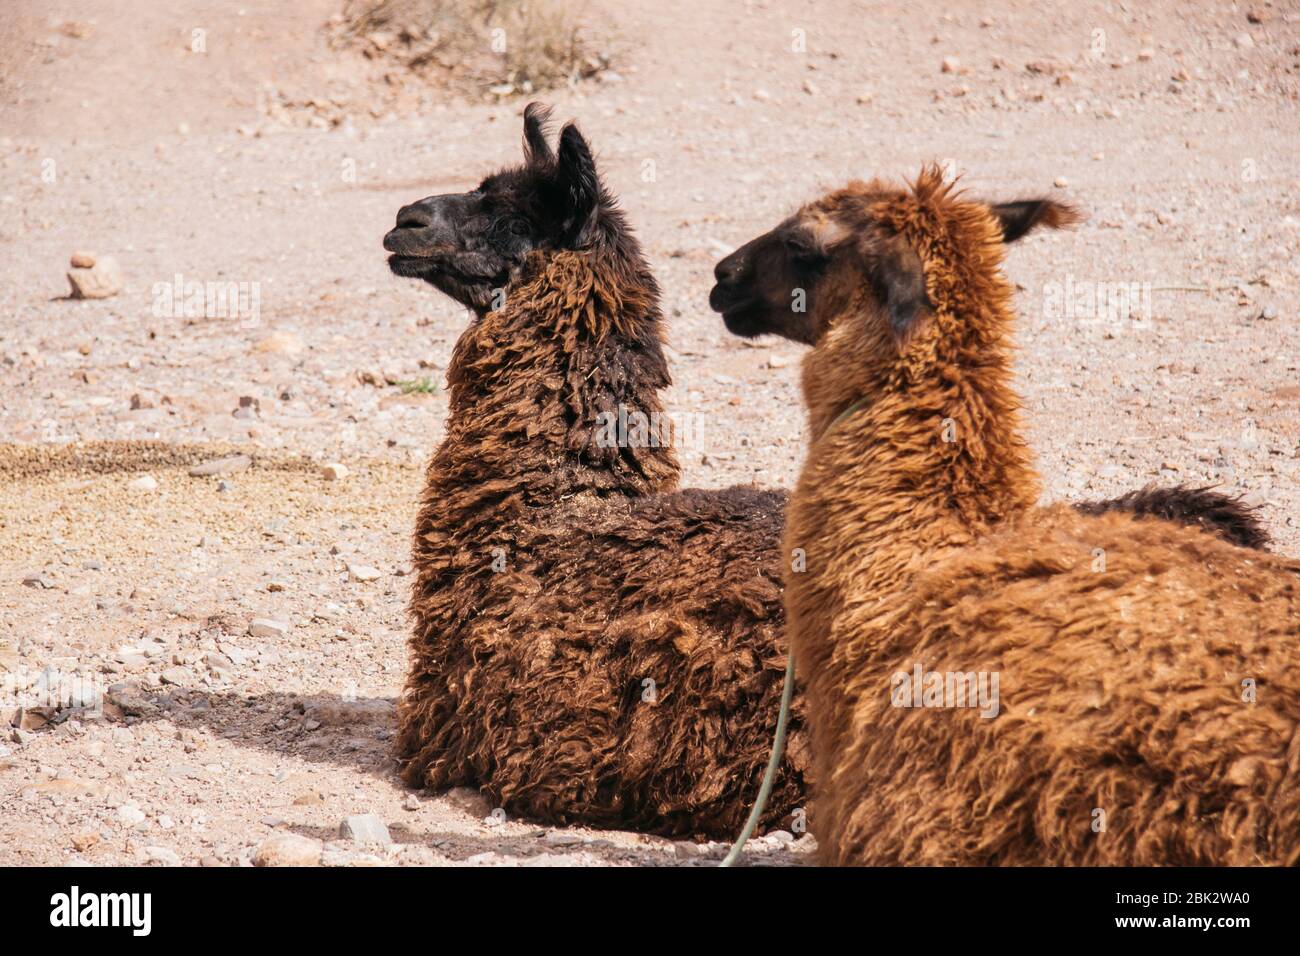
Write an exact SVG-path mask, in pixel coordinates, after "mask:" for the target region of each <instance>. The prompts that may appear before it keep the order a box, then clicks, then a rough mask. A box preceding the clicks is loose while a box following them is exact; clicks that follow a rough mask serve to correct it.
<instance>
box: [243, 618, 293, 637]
mask: <svg viewBox="0 0 1300 956" xmlns="http://www.w3.org/2000/svg"><path fill="white" fill-rule="evenodd" d="M248 633H249V635H250V636H252V637H284V636H285V635H286V634H288V633H289V625H288V624H287V623H285V622H284V621H276V620H273V619H272V618H269V617H255V618H253V619H252V620H251V621H249V622H248Z"/></svg>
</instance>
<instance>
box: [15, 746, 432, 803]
mask: <svg viewBox="0 0 1300 956" xmlns="http://www.w3.org/2000/svg"><path fill="white" fill-rule="evenodd" d="M2 749H4V748H0V750H2ZM4 756H7V754H3V753H0V757H4ZM402 809H403V810H418V809H420V798H419V797H417V796H416V795H415V794H411V795H410V796H408V797H407V798H406V799H405V800H403V801H402Z"/></svg>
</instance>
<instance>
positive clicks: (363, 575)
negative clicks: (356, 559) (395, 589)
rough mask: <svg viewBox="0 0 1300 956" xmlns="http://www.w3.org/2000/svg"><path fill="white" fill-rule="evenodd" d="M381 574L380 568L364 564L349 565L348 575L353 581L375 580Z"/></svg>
mask: <svg viewBox="0 0 1300 956" xmlns="http://www.w3.org/2000/svg"><path fill="white" fill-rule="evenodd" d="M381 576H382V575H381V574H380V572H379V569H378V568H371V567H367V566H366V565H364V564H349V565H348V577H350V578H351V579H352V580H353V581H375V580H377V579H378V578H380V577H381Z"/></svg>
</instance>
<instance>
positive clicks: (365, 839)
mask: <svg viewBox="0 0 1300 956" xmlns="http://www.w3.org/2000/svg"><path fill="white" fill-rule="evenodd" d="M339 836H340V837H342V838H343V839H345V840H351V841H352V842H353V843H355V844H357V845H358V846H388V845H389V844H390V843H392V842H393V838H392V837H391V836H389V835H388V827H387V825H386V824H385V823H384V821H383V820H381V819H379V817H377V816H375V815H374V814H373V813H358V814H354V815H352V816H350V817H347V818H346V819H345V820H344V821H343V822H342V823H341V824H339Z"/></svg>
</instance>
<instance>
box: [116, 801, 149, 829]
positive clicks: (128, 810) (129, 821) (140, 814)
mask: <svg viewBox="0 0 1300 956" xmlns="http://www.w3.org/2000/svg"><path fill="white" fill-rule="evenodd" d="M117 818H118V820H120V821H121V822H122V823H125V824H126V825H127V826H129V827H136V826H139V825H140V824H142V823H144V811H143V810H141V809H140V808H139V807H133V806H131V805H130V804H129V803H128V804H124V805H123V806H120V807H118V808H117Z"/></svg>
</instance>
